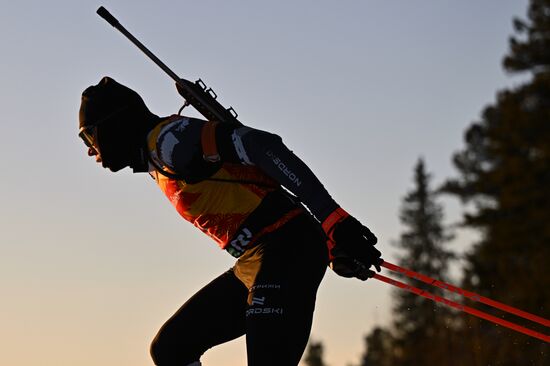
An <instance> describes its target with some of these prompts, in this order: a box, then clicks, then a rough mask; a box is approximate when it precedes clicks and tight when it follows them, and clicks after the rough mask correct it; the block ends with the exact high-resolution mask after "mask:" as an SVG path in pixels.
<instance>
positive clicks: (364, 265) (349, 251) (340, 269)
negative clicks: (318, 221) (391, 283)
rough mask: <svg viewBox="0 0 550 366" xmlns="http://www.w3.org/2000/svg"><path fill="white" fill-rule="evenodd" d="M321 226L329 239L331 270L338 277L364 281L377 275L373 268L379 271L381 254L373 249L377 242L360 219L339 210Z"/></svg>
mask: <svg viewBox="0 0 550 366" xmlns="http://www.w3.org/2000/svg"><path fill="white" fill-rule="evenodd" d="M321 226H322V227H323V230H324V231H325V234H326V235H327V237H328V240H327V246H328V250H329V260H330V268H332V270H333V271H334V272H335V273H336V274H338V275H340V276H342V277H355V278H358V279H360V280H362V281H365V280H367V279H369V278H370V277H372V276H373V275H374V272H373V271H371V270H370V267H371V266H374V267H375V268H376V270H377V271H378V272H380V270H381V269H380V264H381V262H382V259H381V258H380V256H381V253H380V251H378V250H377V249H376V248H375V247H374V245H376V242H377V241H378V239H377V238H376V236H375V235H374V234H373V233H372V232H371V231H370V230H369V228H367V227H366V226H365V225H363V224H361V223H360V222H359V220H357V219H356V218H354V217H353V216H351V215H350V214H349V213H347V212H346V211H344V210H343V209H342V208H340V207H339V208H337V209H336V210H334V211H333V212H332V213H331V214H330V215H329V216H328V217H327V218H326V219H325V220H324V221H323V222H322V225H321Z"/></svg>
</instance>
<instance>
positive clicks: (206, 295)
mask: <svg viewBox="0 0 550 366" xmlns="http://www.w3.org/2000/svg"><path fill="white" fill-rule="evenodd" d="M148 150H149V155H150V161H151V166H152V168H151V171H150V174H151V176H152V177H153V178H154V179H155V181H156V182H157V184H158V185H159V187H160V188H161V190H162V191H163V192H164V193H165V195H166V196H167V197H168V199H169V200H170V201H171V202H172V204H173V205H174V207H175V208H176V210H177V211H178V212H179V214H180V215H181V216H182V217H183V218H184V219H186V220H187V221H189V222H191V223H192V224H193V225H195V226H196V227H198V228H199V229H200V230H202V231H203V232H204V233H206V234H207V235H209V236H210V237H212V238H213V239H214V240H215V241H216V242H217V243H218V245H219V246H220V247H221V248H222V249H224V250H226V251H227V252H228V253H230V254H231V255H233V256H234V257H236V258H238V259H237V262H236V264H235V266H234V267H233V268H231V269H230V270H229V271H227V272H225V273H223V274H222V275H220V276H219V277H218V278H216V279H215V280H213V281H212V282H211V283H209V284H208V285H206V286H205V287H204V288H203V289H201V290H200V291H199V292H198V293H196V294H195V295H194V296H193V297H191V299H189V300H188V301H187V302H186V303H185V304H184V305H183V306H182V307H181V308H180V309H179V310H178V311H177V312H176V313H175V314H174V315H173V316H172V317H171V318H170V319H169V320H168V321H167V322H166V323H165V324H164V325H163V327H162V328H161V329H160V331H159V333H158V334H157V336H156V337H155V339H154V341H153V343H152V346H151V355H152V357H153V360H154V361H155V364H156V365H158V366H172V365H173V366H176V365H178V366H180V365H187V364H191V363H193V362H196V361H199V359H200V357H201V355H202V354H203V353H204V352H205V351H206V350H207V349H209V348H211V347H213V346H215V345H218V344H221V343H224V342H227V341H229V340H232V339H235V338H237V337H239V336H241V335H244V334H246V343H247V355H248V365H251V366H269V365H278V366H281V365H282V366H285V365H288V366H296V365H297V364H298V362H299V360H300V358H301V355H302V353H303V351H304V349H305V346H306V344H307V340H308V337H309V332H310V329H311V324H312V316H313V310H314V305H315V297H316V293H317V288H318V286H319V284H320V282H321V280H322V278H323V276H324V273H325V270H326V266H327V263H328V253H327V247H326V237H325V235H324V233H323V231H322V229H321V227H320V224H319V222H322V221H323V220H324V219H325V218H326V217H327V216H328V215H329V214H330V213H331V212H332V211H334V210H335V209H336V208H337V207H338V205H337V203H336V202H335V201H334V200H333V199H332V198H331V197H330V195H329V194H328V192H327V191H326V190H325V188H324V187H323V185H322V184H321V183H320V182H319V180H318V179H317V178H316V177H315V175H314V174H313V173H312V172H311V170H310V169H309V168H308V167H307V166H306V165H305V164H304V163H303V162H302V161H301V160H300V159H299V158H298V157H297V156H296V155H294V154H293V153H292V151H290V150H289V149H288V148H287V147H286V146H285V145H284V144H283V142H282V140H281V138H280V137H279V136H277V135H274V134H271V133H268V132H264V131H260V130H256V129H252V128H249V127H245V126H234V125H229V124H221V123H215V122H207V121H202V120H199V119H194V118H187V117H181V116H172V117H170V118H167V119H165V120H163V121H162V122H161V123H159V124H158V125H157V126H156V127H155V128H154V129H153V130H152V131H151V132H150V134H149V137H148ZM283 187H284V188H283ZM301 202H303V203H304V204H305V206H306V207H307V209H306V207H304V205H302V203H301Z"/></svg>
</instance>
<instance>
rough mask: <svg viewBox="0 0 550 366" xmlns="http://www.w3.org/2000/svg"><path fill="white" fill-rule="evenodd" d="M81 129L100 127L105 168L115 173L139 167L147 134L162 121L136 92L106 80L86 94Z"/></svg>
mask: <svg viewBox="0 0 550 366" xmlns="http://www.w3.org/2000/svg"><path fill="white" fill-rule="evenodd" d="M78 117H79V126H80V127H81V128H82V127H86V126H97V148H99V152H100V154H101V159H102V161H103V166H104V167H107V168H110V169H111V170H113V171H117V170H120V169H122V168H123V167H125V166H131V167H133V168H134V169H135V167H136V165H137V164H139V161H138V160H139V159H138V157H140V156H141V155H142V154H141V152H140V149H142V148H143V146H144V143H145V138H146V135H147V133H148V132H149V131H150V129H151V128H152V126H153V125H154V124H155V123H156V122H157V121H158V117H157V116H156V115H154V114H153V113H151V111H149V109H148V108H147V106H146V105H145V103H144V102H143V99H141V97H140V96H139V94H138V93H136V92H135V91H133V90H132V89H130V88H128V87H126V86H124V85H122V84H119V83H117V82H116V81H115V80H113V79H112V78H110V77H107V76H106V77H104V78H102V79H101V81H100V82H99V83H98V84H97V85H92V86H90V87H88V88H87V89H86V90H84V92H83V93H82V101H81V104H80V111H79V116H78Z"/></svg>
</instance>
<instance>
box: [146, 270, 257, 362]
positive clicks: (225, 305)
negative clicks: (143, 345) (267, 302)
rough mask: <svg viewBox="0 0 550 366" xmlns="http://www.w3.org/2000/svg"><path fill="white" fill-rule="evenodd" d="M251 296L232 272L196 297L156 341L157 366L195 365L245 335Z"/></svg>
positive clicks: (186, 304) (192, 298)
mask: <svg viewBox="0 0 550 366" xmlns="http://www.w3.org/2000/svg"><path fill="white" fill-rule="evenodd" d="M247 292H248V290H247V288H246V287H245V286H244V285H243V284H242V282H240V281H239V280H238V279H237V278H236V277H235V275H234V273H233V271H232V270H230V271H228V272H225V273H224V274H222V275H221V276H219V277H218V278H216V279H214V280H213V281H212V282H210V283H209V284H208V285H206V286H205V287H204V288H202V289H201V290H200V291H199V292H197V293H196V294H195V295H193V297H191V298H190V299H189V300H188V301H187V302H186V303H185V304H183V306H182V307H181V308H180V309H179V310H178V311H177V312H176V313H175V314H174V315H173V316H172V317H171V318H170V319H169V320H168V321H167V322H166V323H165V324H164V325H163V326H162V328H161V329H160V331H159V332H158V334H157V336H156V337H155V339H154V340H153V343H152V344H151V356H152V358H153V361H154V362H155V365H158V366H181V365H188V364H190V365H195V363H194V362H198V361H199V359H200V357H201V355H202V354H203V353H204V352H205V351H206V350H207V349H209V348H211V347H213V346H215V345H218V344H221V343H224V342H227V341H230V340H232V339H235V338H237V337H239V336H241V335H243V334H244V332H245V318H244V314H245V308H246V298H247ZM196 365H200V363H198V364H196Z"/></svg>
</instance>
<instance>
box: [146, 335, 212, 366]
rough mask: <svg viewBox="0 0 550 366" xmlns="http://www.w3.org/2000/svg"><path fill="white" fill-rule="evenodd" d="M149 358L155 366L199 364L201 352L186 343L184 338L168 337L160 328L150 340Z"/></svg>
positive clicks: (196, 365) (194, 365)
mask: <svg viewBox="0 0 550 366" xmlns="http://www.w3.org/2000/svg"><path fill="white" fill-rule="evenodd" d="M149 353H150V354H151V358H152V359H153V362H154V363H155V365H157V366H172V365H183V366H200V365H201V363H200V361H199V358H200V355H201V352H200V351H198V350H195V349H193V347H192V346H191V345H186V342H185V341H184V340H180V339H178V340H176V339H173V338H172V337H169V336H168V335H167V334H166V333H164V332H162V330H161V331H160V332H159V334H157V336H156V337H155V339H153V341H152V342H151V347H150V349H149Z"/></svg>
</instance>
